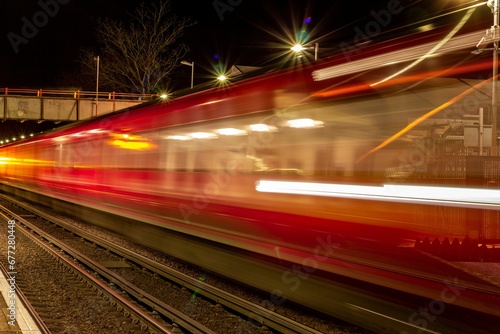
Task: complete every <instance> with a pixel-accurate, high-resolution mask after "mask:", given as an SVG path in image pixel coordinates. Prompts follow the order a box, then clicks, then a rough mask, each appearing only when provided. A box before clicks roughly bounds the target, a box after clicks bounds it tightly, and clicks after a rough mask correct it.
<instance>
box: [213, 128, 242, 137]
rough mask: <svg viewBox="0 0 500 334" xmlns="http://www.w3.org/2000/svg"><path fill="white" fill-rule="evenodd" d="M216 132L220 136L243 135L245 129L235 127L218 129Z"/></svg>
mask: <svg viewBox="0 0 500 334" xmlns="http://www.w3.org/2000/svg"><path fill="white" fill-rule="evenodd" d="M217 133H218V134H220V135H222V136H245V135H246V134H247V132H246V131H245V130H240V129H235V128H223V129H218V130H217Z"/></svg>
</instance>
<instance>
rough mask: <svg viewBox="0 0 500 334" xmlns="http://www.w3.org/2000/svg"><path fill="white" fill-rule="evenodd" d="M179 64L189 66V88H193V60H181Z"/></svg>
mask: <svg viewBox="0 0 500 334" xmlns="http://www.w3.org/2000/svg"><path fill="white" fill-rule="evenodd" d="M181 64H182V65H186V66H191V89H193V79H194V61H193V62H191V63H190V62H188V61H185V60H183V61H181Z"/></svg>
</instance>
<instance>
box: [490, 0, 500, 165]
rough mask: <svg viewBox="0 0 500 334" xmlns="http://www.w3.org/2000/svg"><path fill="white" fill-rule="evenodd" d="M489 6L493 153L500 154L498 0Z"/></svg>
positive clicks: (492, 1) (494, 0)
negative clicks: (499, 134) (499, 132)
mask: <svg viewBox="0 0 500 334" xmlns="http://www.w3.org/2000/svg"><path fill="white" fill-rule="evenodd" d="M488 7H490V8H491V12H492V13H493V26H492V27H491V29H490V32H491V33H492V34H493V78H492V82H491V90H492V92H491V112H492V117H491V122H492V125H491V137H492V138H491V155H497V154H498V152H497V151H498V147H497V117H498V115H497V108H498V106H497V102H498V101H497V82H498V78H497V76H498V39H499V35H500V34H499V26H498V0H488Z"/></svg>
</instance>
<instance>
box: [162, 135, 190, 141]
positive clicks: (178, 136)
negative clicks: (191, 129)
mask: <svg viewBox="0 0 500 334" xmlns="http://www.w3.org/2000/svg"><path fill="white" fill-rule="evenodd" d="M167 139H172V140H191V139H193V138H192V137H189V136H182V135H173V136H168V137H167Z"/></svg>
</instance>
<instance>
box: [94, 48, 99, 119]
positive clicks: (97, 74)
mask: <svg viewBox="0 0 500 334" xmlns="http://www.w3.org/2000/svg"><path fill="white" fill-rule="evenodd" d="M94 60H95V61H97V73H96V80H95V115H96V116H97V104H98V103H99V56H97V57H94Z"/></svg>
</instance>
